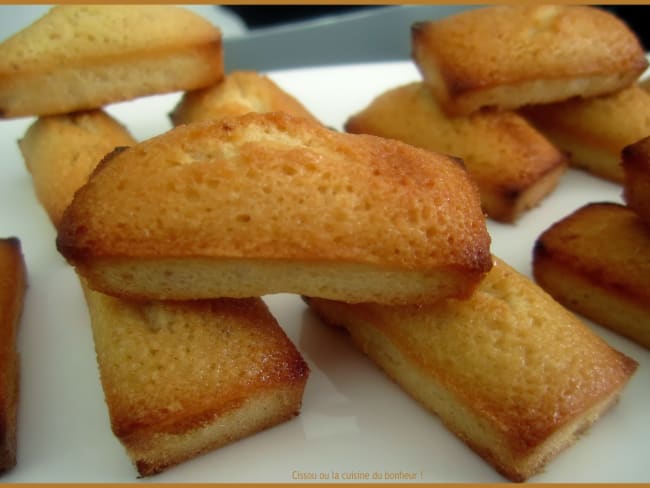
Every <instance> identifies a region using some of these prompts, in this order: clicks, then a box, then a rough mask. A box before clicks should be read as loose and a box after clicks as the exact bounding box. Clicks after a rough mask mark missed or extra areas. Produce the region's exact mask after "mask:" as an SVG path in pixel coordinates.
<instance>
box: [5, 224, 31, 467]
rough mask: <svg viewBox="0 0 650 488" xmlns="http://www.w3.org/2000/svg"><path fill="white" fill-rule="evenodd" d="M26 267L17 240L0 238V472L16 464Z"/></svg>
mask: <svg viewBox="0 0 650 488" xmlns="http://www.w3.org/2000/svg"><path fill="white" fill-rule="evenodd" d="M26 280H27V270H26V269H25V261H24V258H23V254H22V249H21V245H20V241H19V240H18V239H17V238H15V237H12V238H3V239H0V473H2V472H4V471H6V470H8V469H11V468H13V467H14V466H15V465H16V460H17V453H16V448H17V445H18V442H17V438H16V432H17V418H18V402H19V397H20V358H19V354H18V351H17V348H18V343H17V341H18V329H19V325H20V324H19V323H20V318H21V315H22V311H23V301H24V298H25V287H26Z"/></svg>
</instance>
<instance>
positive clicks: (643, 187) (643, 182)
mask: <svg viewBox="0 0 650 488" xmlns="http://www.w3.org/2000/svg"><path fill="white" fill-rule="evenodd" d="M648 134H650V131H648ZM622 159H623V161H622V167H623V199H624V200H625V203H627V206H628V207H630V208H631V209H632V210H634V211H635V212H636V213H637V214H638V215H639V217H641V218H642V219H643V221H644V222H645V223H646V224H647V225H650V136H648V137H644V138H643V139H641V140H639V141H636V142H634V143H632V144H630V145H629V146H626V147H625V148H624V149H623V152H622Z"/></svg>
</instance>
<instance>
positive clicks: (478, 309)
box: [306, 259, 638, 481]
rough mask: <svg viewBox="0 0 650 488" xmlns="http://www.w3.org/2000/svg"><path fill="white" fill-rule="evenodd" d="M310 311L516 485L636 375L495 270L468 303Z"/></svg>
mask: <svg viewBox="0 0 650 488" xmlns="http://www.w3.org/2000/svg"><path fill="white" fill-rule="evenodd" d="M306 301H307V303H308V304H309V306H310V307H311V309H312V310H313V311H314V312H315V313H316V314H317V315H318V316H319V317H321V318H322V319H323V320H324V321H325V322H327V323H330V324H333V325H338V326H342V327H344V328H345V329H346V330H347V331H348V332H349V333H350V336H351V339H352V341H353V342H354V343H355V344H356V345H357V346H358V347H359V348H360V349H361V350H362V351H363V352H364V353H366V354H367V355H368V356H369V357H370V358H371V359H372V360H374V361H375V362H376V363H377V364H378V365H379V366H380V367H382V368H383V369H384V371H385V372H386V373H387V374H388V375H389V376H390V377H391V378H392V379H393V380H394V381H396V382H397V383H398V384H399V385H400V386H401V387H402V388H403V389H404V390H405V391H406V392H408V393H409V394H410V395H412V396H413V397H414V398H415V399H416V400H418V401H419V402H420V403H422V405H424V406H425V407H426V408H427V409H429V410H430V411H431V412H432V413H434V414H436V415H438V416H439V417H440V419H441V420H442V421H443V422H444V423H445V425H446V426H447V427H448V428H449V429H450V430H451V431H452V432H453V433H454V434H456V435H457V436H458V437H460V438H461V439H462V440H463V441H464V442H465V443H466V444H467V445H468V446H469V447H471V448H472V449H473V450H474V451H476V452H477V453H478V454H479V455H480V456H482V457H483V458H484V459H485V460H486V461H487V462H489V463H490V464H491V465H492V466H493V467H494V468H495V469H496V470H497V471H498V472H500V473H501V474H502V475H503V476H505V477H506V478H508V479H510V480H512V481H525V480H527V479H528V478H530V477H531V476H533V475H535V474H537V473H539V472H540V471H541V470H543V469H544V468H545V467H546V465H547V463H548V462H549V461H550V460H552V459H553V458H554V457H555V456H556V455H557V454H558V453H560V452H561V451H562V450H563V449H565V448H567V447H569V446H570V445H572V444H573V443H574V442H575V441H576V440H577V439H578V438H579V436H580V435H581V434H582V433H583V432H584V431H585V430H586V429H587V428H588V427H589V426H590V425H591V424H593V423H594V422H595V421H597V420H598V419H599V418H600V417H601V415H603V413H604V412H606V411H607V409H609V408H610V407H611V406H612V405H613V404H614V403H615V402H616V401H617V399H618V397H619V394H620V393H621V390H622V389H623V388H624V386H625V385H626V384H627V382H628V380H629V379H630V377H631V376H632V374H633V373H634V371H635V370H636V368H637V366H638V365H637V363H636V362H635V361H634V360H633V359H631V358H629V357H627V356H625V355H624V354H622V353H620V352H618V351H616V350H614V349H612V348H611V347H610V346H609V345H607V344H606V343H605V342H604V341H603V340H602V339H601V338H600V337H599V336H597V335H596V334H595V333H593V332H592V331H591V330H590V329H589V328H588V327H587V326H586V325H585V324H584V323H582V322H581V321H579V320H578V319H577V318H576V316H575V315H573V314H572V313H571V312H569V311H568V310H566V309H565V308H564V307H562V306H561V305H560V304H558V303H557V302H556V301H554V300H553V299H552V298H551V297H550V296H549V295H548V294H547V293H545V292H544V291H543V290H542V289H541V288H540V287H538V286H537V285H535V283H533V282H532V281H531V280H529V279H528V278H527V277H525V276H523V275H521V274H519V273H518V272H517V271H515V270H514V269H512V268H511V267H509V266H508V265H507V264H505V263H504V262H502V261H500V260H498V259H497V260H496V262H495V265H494V266H493V268H492V270H491V271H490V272H489V273H488V275H487V277H486V278H485V279H484V280H483V282H482V283H481V285H480V286H479V288H478V289H477V290H476V292H475V293H474V294H473V295H472V296H471V297H470V298H469V299H466V300H456V299H449V300H444V301H441V302H439V303H437V304H430V305H426V306H404V307H391V306H382V305H377V304H347V303H344V302H336V301H330V300H323V299H317V298H307V299H306ZM522 365H525V367H522ZM575 385H580V387H579V388H576V387H575ZM432 428H434V426H433V425H432ZM605 454H606V453H603V455H605Z"/></svg>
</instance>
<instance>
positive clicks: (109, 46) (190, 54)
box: [0, 5, 223, 118]
mask: <svg viewBox="0 0 650 488" xmlns="http://www.w3.org/2000/svg"><path fill="white" fill-rule="evenodd" d="M222 76H223V47H222V44H221V32H220V30H219V29H218V28H217V27H215V26H214V25H212V24H211V23H209V22H208V21H207V20H205V19H203V18H202V17H200V16H199V15H196V14H195V13H193V12H191V11H189V10H186V9H183V8H178V7H174V6H171V5H61V6H56V7H54V8H52V9H51V10H50V11H48V13H46V14H45V15H44V16H43V17H42V18H40V19H39V20H37V21H36V22H35V23H33V24H32V25H30V26H28V27H27V28H25V29H24V30H22V31H20V32H18V33H17V34H15V35H14V36H12V37H10V38H8V39H7V40H5V41H4V42H2V43H1V44H0V117H5V118H10V117H20V116H26V115H50V114H56V113H67V112H73V111H77V110H85V109H93V108H100V107H102V106H104V105H107V104H109V103H113V102H118V101H122V100H130V99H133V98H136V97H141V96H145V95H153V94H159V93H168V92H173V91H177V90H192V89H196V88H200V87H203V86H208V85H211V84H213V83H215V82H216V81H218V80H219V79H221V77H222Z"/></svg>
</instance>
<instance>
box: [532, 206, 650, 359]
mask: <svg viewBox="0 0 650 488" xmlns="http://www.w3.org/2000/svg"><path fill="white" fill-rule="evenodd" d="M533 273H534V276H535V280H536V281H537V282H538V283H539V284H540V285H541V286H542V288H544V289H545V290H546V291H547V292H548V293H550V294H551V295H552V296H553V297H554V298H555V299H556V300H558V301H559V302H561V303H563V304H564V305H565V306H566V307H567V308H569V309H571V310H573V311H575V312H577V313H579V314H581V315H583V316H585V317H587V318H589V319H591V320H593V321H594V322H596V323H597V324H600V325H603V326H605V327H607V328H609V329H611V330H613V331H614V332H617V333H619V334H622V335H624V336H626V337H628V338H629V339H631V340H633V341H635V342H637V343H639V344H641V345H643V346H645V347H647V348H650V227H648V226H647V225H645V223H644V222H643V221H642V220H641V218H640V217H639V216H638V215H637V214H636V213H635V212H634V211H632V210H631V209H629V208H627V207H625V206H623V205H620V204H617V203H591V204H588V205H585V206H584V207H581V208H579V209H578V210H576V211H575V212H573V213H572V214H570V215H568V216H567V217H565V218H563V219H561V220H559V221H558V222H556V223H555V224H553V225H552V226H551V227H549V228H548V229H547V230H546V231H544V232H543V233H542V234H541V235H540V236H539V238H538V239H537V242H536V244H535V248H534V253H533Z"/></svg>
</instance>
